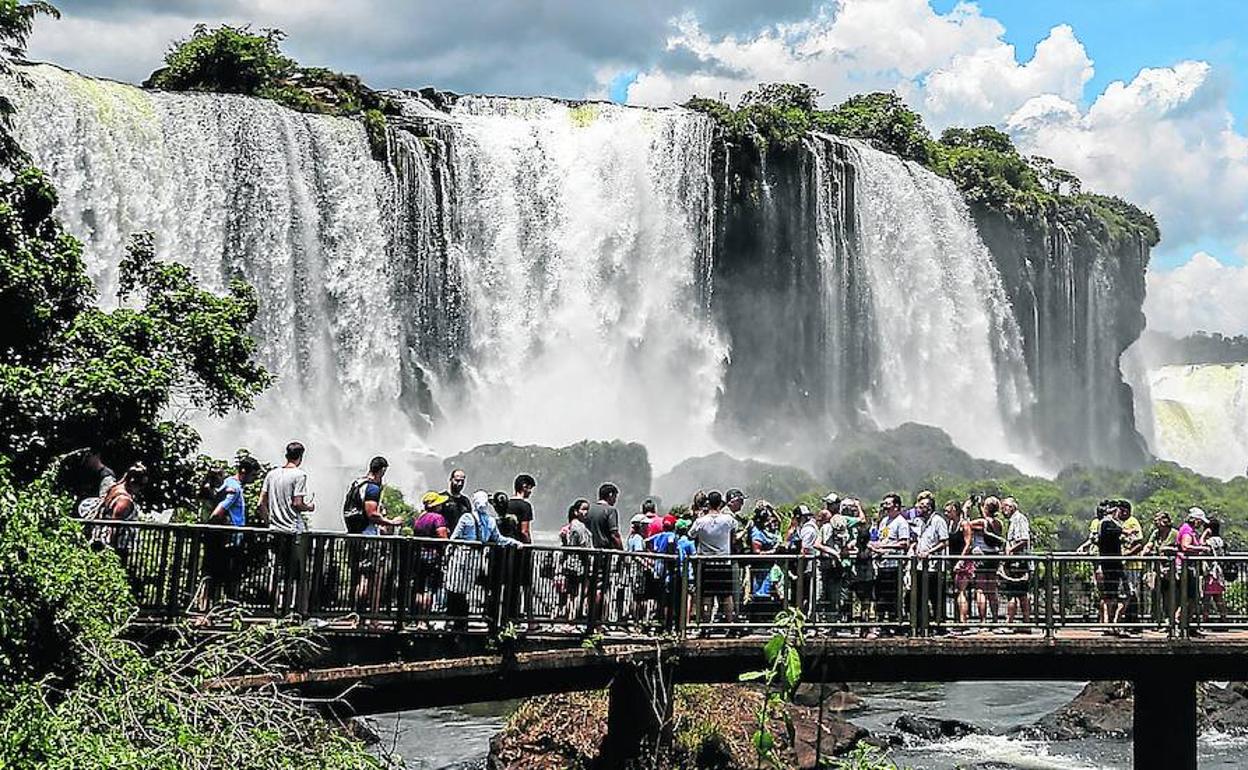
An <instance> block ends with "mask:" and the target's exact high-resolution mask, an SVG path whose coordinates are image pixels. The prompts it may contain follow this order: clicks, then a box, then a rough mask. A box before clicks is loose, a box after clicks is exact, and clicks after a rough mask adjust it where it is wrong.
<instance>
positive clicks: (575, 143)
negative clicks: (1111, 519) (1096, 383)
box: [9, 65, 1034, 524]
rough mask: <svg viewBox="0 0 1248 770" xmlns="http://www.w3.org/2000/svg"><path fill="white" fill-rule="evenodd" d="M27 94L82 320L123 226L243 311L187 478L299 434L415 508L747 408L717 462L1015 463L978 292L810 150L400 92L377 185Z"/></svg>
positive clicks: (714, 434) (714, 432)
mask: <svg viewBox="0 0 1248 770" xmlns="http://www.w3.org/2000/svg"><path fill="white" fill-rule="evenodd" d="M25 71H26V74H27V76H28V77H29V78H30V80H31V81H32V83H33V88H31V89H22V88H17V89H13V88H10V89H9V90H10V92H11V93H12V95H13V98H14V99H15V101H16V103H17V106H18V109H19V111H18V114H17V116H16V121H15V122H16V132H17V137H18V139H19V141H20V142H21V143H22V145H23V146H25V147H26V148H27V149H28V150H29V151H30V152H31V154H32V156H33V159H34V161H35V163H36V164H37V165H38V166H40V167H42V168H43V169H45V170H46V171H47V172H48V174H49V175H50V176H51V178H52V179H53V181H54V182H55V183H56V185H57V187H58V189H59V190H60V191H61V197H62V206H61V209H60V215H61V217H62V219H63V221H64V222H65V224H66V226H67V228H68V229H69V231H70V232H72V233H74V234H75V235H77V236H78V237H79V238H81V239H82V240H83V242H84V244H85V247H86V249H85V252H86V255H87V262H88V268H89V270H90V272H91V275H92V277H93V278H94V280H95V281H96V284H97V286H98V287H99V288H100V290H101V301H102V302H104V303H105V304H109V303H111V302H113V301H114V300H113V299H112V290H113V287H114V285H115V275H114V271H115V268H116V265H117V263H118V261H119V260H120V257H121V255H122V250H123V248H124V245H125V243H126V241H127V238H128V236H129V235H130V234H132V233H135V232H138V231H141V230H151V231H153V232H154V233H155V235H156V238H157V247H158V251H159V254H160V255H161V256H162V257H164V258H171V259H176V260H178V261H180V262H183V263H185V264H187V265H189V266H190V267H191V268H192V270H193V271H194V274H195V275H196V277H197V278H199V279H200V280H201V281H202V282H203V283H204V284H205V285H206V286H208V287H209V288H213V289H218V290H219V289H221V288H223V287H224V286H225V285H226V284H227V282H228V280H229V279H231V278H232V277H235V276H238V277H241V278H243V279H245V280H247V281H248V282H250V283H251V284H253V285H254V286H255V287H256V289H257V292H258V294H259V297H260V317H259V318H258V320H257V322H256V325H255V333H256V336H257V338H258V341H259V344H260V350H261V356H262V358H263V360H264V362H265V363H266V365H267V366H268V367H269V368H270V369H271V370H272V371H273V372H274V373H275V374H276V375H277V382H276V385H275V386H274V388H273V389H272V390H271V391H270V392H268V393H266V394H265V395H264V396H263V397H262V398H261V399H260V401H259V403H258V405H257V409H256V410H255V411H253V412H251V413H248V414H244V415H235V416H231V417H229V418H227V419H225V420H214V419H209V418H207V417H206V416H192V418H193V422H194V424H196V425H197V427H199V428H200V429H201V432H202V433H203V435H204V437H205V448H206V449H207V450H208V451H211V452H213V453H214V454H217V455H227V456H228V455H230V454H232V453H233V452H234V451H235V450H236V449H237V448H239V447H247V448H249V449H251V450H252V451H253V452H256V453H257V454H260V455H261V456H262V457H265V458H266V459H267V458H276V457H278V456H279V452H280V448H281V446H282V445H283V444H284V443H285V441H286V440H288V439H290V438H295V437H297V438H299V439H300V440H303V441H304V442H305V443H307V444H308V446H309V455H308V458H309V461H308V462H309V469H310V470H311V471H312V472H313V476H314V477H315V476H317V475H320V476H321V477H322V478H324V479H326V482H325V485H324V486H323V487H322V488H323V489H326V490H328V489H334V488H335V486H336V485H340V484H342V483H344V482H345V479H346V476H347V475H349V474H351V473H353V472H357V471H358V469H359V468H361V467H362V465H363V464H364V463H365V462H366V461H367V459H368V456H370V455H372V454H376V453H383V454H386V455H388V456H389V457H390V458H391V461H392V464H393V465H396V466H398V468H400V469H402V472H401V473H396V474H394V475H395V477H396V482H398V483H399V484H400V485H402V486H405V487H406V488H407V489H408V490H409V491H414V490H415V489H416V487H417V485H419V484H423V483H425V481H424V479H423V477H422V476H421V474H420V472H419V470H420V469H421V468H424V467H428V465H427V461H428V459H429V456H430V455H436V456H448V455H450V454H453V453H455V452H458V451H460V450H464V449H468V448H471V447H473V446H475V445H477V444H480V443H486V442H494V441H516V442H521V443H538V444H544V445H548V446H560V445H564V444H568V443H572V442H575V441H580V440H582V439H586V438H590V439H625V440H636V441H640V442H642V443H644V444H645V445H646V446H647V448H648V449H649V451H650V457H651V459H652V461H654V462H655V464H656V466H658V467H660V468H662V467H665V466H670V465H672V464H674V463H676V462H678V461H680V460H682V459H684V458H686V457H689V456H692V455H697V454H704V453H707V452H709V451H713V450H716V449H718V448H720V446H719V442H721V441H725V440H727V441H732V440H733V438H731V437H732V436H733V435H734V434H733V432H732V431H731V430H729V429H728V426H729V423H732V422H733V421H734V420H738V421H739V420H740V418H741V417H742V415H745V416H747V417H751V416H753V415H756V414H766V413H768V410H771V413H773V414H774V415H776V418H775V419H772V420H771V421H770V423H767V422H766V420H759V421H758V422H759V424H764V423H765V424H766V425H767V427H766V428H765V429H764V430H761V431H755V433H754V434H753V435H752V436H747V437H748V438H750V439H751V443H750V444H749V445H748V446H747V447H745V448H744V449H743V450H741V451H739V452H738V453H739V454H746V455H756V456H757V455H765V454H767V451H768V447H767V446H766V445H765V444H761V443H755V442H753V440H752V439H753V438H754V437H756V436H757V437H761V438H763V439H764V440H765V441H770V440H778V441H788V442H789V445H790V446H791V447H794V448H795V449H797V450H798V451H801V450H802V446H803V444H802V442H803V441H804V440H805V439H804V438H800V437H799V436H800V435H801V432H800V431H799V430H794V431H789V435H783V434H784V433H785V430H786V429H787V427H792V426H797V427H803V426H804V428H805V429H807V430H812V431H814V435H816V436H827V435H828V432H829V431H835V430H837V429H841V428H849V427H859V426H862V425H878V426H881V427H888V426H893V425H896V424H898V423H901V422H905V421H916V422H923V423H927V424H931V425H936V426H939V427H941V428H944V429H945V430H946V431H948V432H949V433H950V434H951V435H952V436H953V437H954V439H955V440H956V441H957V442H958V443H959V444H960V445H961V446H963V447H964V448H966V449H967V450H968V451H970V452H971V453H973V454H975V455H978V456H986V457H993V458H998V459H1006V460H1011V461H1014V462H1019V461H1024V463H1025V462H1026V461H1027V459H1028V458H1029V457H1031V456H1032V454H1031V451H1030V444H1029V440H1030V436H1029V434H1028V431H1027V430H1026V426H1027V420H1028V417H1029V414H1028V410H1029V408H1030V405H1031V402H1032V400H1033V396H1032V392H1031V386H1030V384H1029V381H1028V378H1027V373H1026V367H1025V366H1024V363H1023V356H1022V343H1021V335H1020V333H1019V329H1018V326H1017V324H1016V323H1015V321H1014V318H1013V315H1012V313H1011V311H1010V308H1009V302H1008V300H1007V298H1006V295H1005V292H1004V290H1003V288H1002V279H1001V276H1000V275H999V274H998V272H997V269H996V267H995V266H994V263H993V260H992V258H991V256H990V255H989V253H988V251H987V249H986V247H985V246H984V244H983V242H982V241H981V240H980V238H979V236H978V234H977V232H976V229H975V226H974V224H973V223H972V221H971V219H970V217H969V214H968V211H967V208H966V205H965V204H964V202H963V201H962V198H961V196H960V195H959V194H958V192H957V191H956V189H955V188H954V187H953V185H952V184H951V183H950V182H948V181H947V180H945V179H942V178H939V177H936V176H935V175H933V174H931V173H929V172H928V171H926V170H924V169H922V168H920V167H918V166H916V165H915V164H912V163H907V162H904V161H902V160H899V159H897V158H896V157H893V156H891V155H886V154H884V153H880V152H877V151H875V150H872V149H870V148H868V147H866V146H865V145H862V144H860V143H857V142H850V141H844V140H840V139H836V138H833V137H829V136H823V135H815V136H811V137H809V138H808V139H807V141H806V142H805V143H804V145H803V146H802V147H799V148H796V150H795V151H793V152H792V153H789V154H785V153H786V152H788V151H785V152H778V153H777V154H776V155H774V157H771V158H769V155H771V153H770V152H768V151H762V152H760V153H757V154H755V155H753V156H749V152H752V151H751V150H747V149H743V148H735V149H732V148H728V147H726V146H725V145H724V144H722V143H721V142H719V141H718V138H717V134H716V129H715V126H714V124H713V122H712V121H711V120H709V119H708V118H706V117H705V116H702V115H699V114H696V113H693V112H690V111H687V110H683V109H658V110H653V109H639V108H630V107H622V106H617V105H610V104H598V103H584V104H568V103H563V102H557V101H552V100H548V99H540V98H537V99H505V98H493V97H459V98H457V99H456V100H455V101H454V103H453V106H452V107H451V108H450V110H449V112H439V111H437V110H433V109H430V108H428V106H427V105H424V104H423V102H421V101H420V100H419V99H418V98H417V97H414V96H411V95H404V94H395V95H394V98H396V99H397V100H398V101H399V102H400V103H401V106H402V107H403V108H404V109H403V115H402V117H396V118H395V119H394V120H392V122H391V125H390V127H389V129H388V136H387V147H386V159H385V160H377V159H376V158H374V156H373V151H372V148H371V147H370V145H369V142H368V139H367V137H366V135H365V132H364V130H363V128H362V126H361V124H360V123H359V122H358V121H355V120H351V119H345V118H334V117H328V116H318V115H307V114H301V113H296V112H293V111H290V110H287V109H285V108H282V107H280V106H278V105H276V104H273V103H271V102H268V101H265V100H260V99H252V98H246V97H241V96H230V95H217V94H194V93H185V94H181V93H179V94H175V93H162V92H152V91H144V90H141V89H138V88H135V87H132V86H128V85H123V84H119V83H112V82H108V81H101V80H95V79H91V78H86V77H83V76H80V75H77V74H74V73H70V72H66V71H64V70H60V69H58V68H55V67H51V66H46V65H40V66H34V67H30V68H26V69H25ZM733 153H735V154H733ZM747 156H748V157H747ZM750 158H752V161H751V160H750ZM747 161H748V162H753V163H754V164H755V165H754V166H753V167H752V168H744V167H743V166H742V165H741V164H742V163H746V162H747ZM742 173H745V174H746V176H747V177H748V178H743V177H742V176H741V174H742ZM733 196H736V197H733ZM737 435H740V434H737ZM794 437H799V438H794ZM1032 467H1034V465H1033V466H1032ZM432 483H436V482H432ZM326 507H327V508H328V507H332V506H326ZM332 517H333V514H332V513H328V514H325V515H324V516H323V517H322V521H321V523H323V524H324V523H330V520H331V519H332Z"/></svg>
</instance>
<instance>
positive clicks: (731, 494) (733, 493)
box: [724, 487, 745, 502]
mask: <svg viewBox="0 0 1248 770" xmlns="http://www.w3.org/2000/svg"><path fill="white" fill-rule="evenodd" d="M738 498H740V499H741V500H744V499H745V493H744V492H742V491H741V490H739V489H737V488H736V487H732V488H731V489H729V490H728V491H727V492H726V493H724V499H725V500H727V501H728V502H732V501H733V500H736V499H738Z"/></svg>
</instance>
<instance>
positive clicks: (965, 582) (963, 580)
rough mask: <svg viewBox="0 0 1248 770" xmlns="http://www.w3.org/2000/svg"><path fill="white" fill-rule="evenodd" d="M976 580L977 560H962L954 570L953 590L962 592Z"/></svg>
mask: <svg viewBox="0 0 1248 770" xmlns="http://www.w3.org/2000/svg"><path fill="white" fill-rule="evenodd" d="M974 582H975V562H973V561H960V562H958V566H956V567H955V568H954V570H953V590H955V591H957V592H958V593H962V592H963V591H965V590H966V589H967V588H970V587H971V584H972V583H974Z"/></svg>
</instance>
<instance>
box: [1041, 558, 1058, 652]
mask: <svg viewBox="0 0 1248 770" xmlns="http://www.w3.org/2000/svg"><path fill="white" fill-rule="evenodd" d="M1055 563H1056V562H1054V561H1053V554H1052V553H1051V552H1050V553H1049V554H1048V556H1046V557H1045V561H1044V636H1045V638H1046V639H1052V638H1053V565H1054V564H1055Z"/></svg>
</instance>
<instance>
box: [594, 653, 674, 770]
mask: <svg viewBox="0 0 1248 770" xmlns="http://www.w3.org/2000/svg"><path fill="white" fill-rule="evenodd" d="M673 680H674V676H673V671H672V665H671V663H670V662H667V661H663V660H661V659H659V658H658V656H657V655H656V659H655V660H653V661H647V662H645V663H631V664H625V665H622V666H621V667H620V670H619V671H618V672H617V673H616V675H615V678H614V679H613V680H611V687H610V690H609V700H608V712H607V735H606V738H604V739H603V742H602V749H601V751H600V752H599V754H598V765H597V768H598V770H623V769H624V768H634V767H648V766H650V762H649V761H648V760H649V759H650V758H651V757H653V756H655V755H656V754H658V753H659V752H661V751H663V750H665V749H666V748H667V747H668V746H669V745H671V739H672V697H673V695H674V692H675V683H674V681H673Z"/></svg>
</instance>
